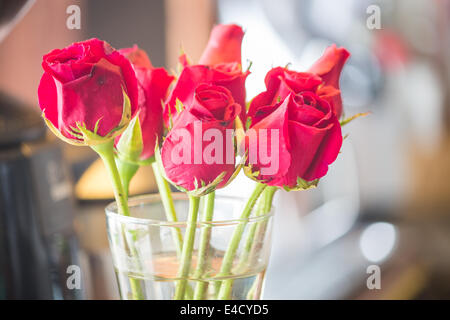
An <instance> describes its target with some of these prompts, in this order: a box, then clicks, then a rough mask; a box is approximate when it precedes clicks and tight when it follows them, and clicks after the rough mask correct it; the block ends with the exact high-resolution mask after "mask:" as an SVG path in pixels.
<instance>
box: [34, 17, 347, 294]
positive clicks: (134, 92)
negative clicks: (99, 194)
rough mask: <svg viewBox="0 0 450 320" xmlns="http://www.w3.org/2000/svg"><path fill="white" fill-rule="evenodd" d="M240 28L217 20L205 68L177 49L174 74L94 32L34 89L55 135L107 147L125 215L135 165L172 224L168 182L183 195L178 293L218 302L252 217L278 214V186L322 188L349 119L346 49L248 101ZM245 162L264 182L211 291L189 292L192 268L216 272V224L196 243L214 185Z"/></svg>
mask: <svg viewBox="0 0 450 320" xmlns="http://www.w3.org/2000/svg"><path fill="white" fill-rule="evenodd" d="M243 36H244V33H243V30H242V28H241V27H239V26H237V25H218V26H216V27H215V28H214V29H213V31H212V33H211V37H210V40H209V42H208V45H207V47H206V49H205V51H204V52H203V55H202V56H201V58H200V60H199V62H198V64H192V63H190V62H188V59H187V57H186V55H185V54H183V55H181V56H180V61H179V63H180V66H181V72H180V73H179V74H178V75H176V76H175V75H170V74H169V73H168V72H167V71H166V70H164V69H163V68H155V67H154V66H153V65H152V63H151V62H150V59H149V58H148V56H147V54H146V53H145V52H144V51H143V50H141V49H139V48H138V47H137V46H134V47H132V48H126V49H120V50H115V49H114V48H112V47H111V46H110V45H109V44H108V43H106V42H104V41H101V40H98V39H91V40H87V41H83V42H79V43H74V44H72V45H70V46H69V47H67V48H64V49H61V50H60V49H56V50H53V51H52V52H50V53H48V54H46V55H45V56H44V57H43V63H42V67H43V69H44V74H43V76H42V79H41V82H40V85H39V90H38V94H39V104H40V107H41V109H42V116H43V118H44V120H45V122H46V124H47V125H48V127H49V128H50V129H51V131H52V132H53V133H55V134H56V135H57V136H58V137H59V138H61V139H62V140H64V141H66V142H67V143H70V144H73V145H77V146H89V147H91V148H92V149H93V150H95V151H96V152H97V153H98V154H99V156H100V157H101V158H102V160H103V161H104V164H105V166H106V168H107V170H108V173H109V175H110V178H111V183H112V187H113V190H114V195H115V200H116V204H117V209H118V213H120V214H121V215H124V216H130V209H129V205H128V203H129V202H128V187H129V183H130V180H131V179H132V178H133V176H134V175H135V174H136V172H137V169H138V168H139V166H144V165H150V164H151V165H152V167H153V170H154V173H155V177H156V181H157V184H158V188H159V192H160V197H161V202H162V204H163V206H164V210H165V214H166V218H167V221H169V222H177V221H178V215H177V212H176V210H175V206H174V203H173V195H172V192H171V189H170V187H169V184H168V183H170V184H172V185H173V186H175V187H176V188H177V189H178V190H180V191H181V192H183V193H186V194H187V196H188V199H189V214H188V216H187V219H186V221H185V222H184V223H185V231H184V234H183V233H182V232H181V228H175V229H173V230H174V231H175V232H173V239H174V242H175V243H176V246H177V274H176V284H175V286H174V291H173V292H172V293H171V294H172V297H173V298H175V299H184V298H195V299H205V298H206V297H207V294H208V292H210V291H213V293H212V298H217V299H229V298H232V290H233V283H234V280H233V279H229V278H227V276H229V275H231V274H233V272H234V271H233V270H234V269H233V268H235V267H236V264H238V265H239V266H242V265H245V264H247V265H249V264H251V263H252V262H251V256H252V254H253V253H252V250H255V243H256V242H257V237H258V235H260V234H261V232H265V230H266V229H267V225H264V223H262V222H261V223H256V224H253V225H252V226H251V227H250V228H247V229H246V226H247V224H248V221H249V219H250V218H251V217H258V216H264V215H265V214H267V213H269V212H270V211H271V206H272V200H273V196H274V194H275V192H276V191H277V190H278V189H284V190H287V191H291V190H306V189H309V188H311V187H314V186H316V185H317V184H318V182H319V180H320V178H322V177H323V176H324V175H325V174H326V173H327V171H328V166H329V165H330V164H332V163H333V162H334V161H335V160H336V158H337V156H338V154H339V151H340V149H341V145H342V142H343V137H342V132H341V126H342V125H344V124H345V123H347V122H348V121H349V119H347V120H342V119H341V116H342V99H341V94H340V89H339V77H340V73H341V70H342V68H343V66H344V64H345V62H346V60H347V59H348V57H349V53H348V51H347V50H346V49H344V48H337V47H336V46H335V45H333V46H331V47H329V48H327V49H326V50H325V52H324V54H323V56H322V57H321V58H320V59H319V60H317V61H316V62H315V63H314V64H313V65H312V66H311V67H310V68H309V69H308V70H307V71H305V72H297V71H293V70H289V69H288V68H287V67H276V68H273V69H271V70H270V71H269V72H268V73H267V75H266V78H265V85H266V90H265V91H264V92H261V93H260V94H259V95H257V96H256V97H255V98H253V99H252V100H251V101H250V102H249V103H247V102H246V91H245V81H246V78H247V76H248V75H249V74H250V71H249V70H246V71H245V70H243V69H242V64H241V42H242V38H243ZM340 120H341V121H340ZM241 169H243V171H244V172H245V174H246V175H247V176H248V177H249V178H250V179H252V180H254V181H256V183H255V189H254V191H253V192H252V194H251V196H250V197H249V199H248V200H247V201H246V203H245V206H243V208H242V213H241V216H240V218H239V223H238V224H237V225H236V227H235V228H234V229H233V232H232V234H231V236H230V238H229V241H228V244H227V247H226V249H225V250H224V251H223V254H222V255H221V258H220V263H219V264H218V266H217V270H218V272H216V274H215V275H213V278H214V277H215V278H214V279H216V280H215V282H214V285H211V286H210V287H213V288H210V290H209V291H208V288H206V287H207V285H208V282H207V281H199V282H198V283H197V285H196V286H195V288H193V287H191V285H190V283H189V281H190V279H193V277H194V276H193V275H195V277H196V279H197V280H198V279H200V280H201V279H203V280H204V279H206V278H207V277H208V276H209V277H210V278H208V279H211V275H207V272H206V269H207V268H206V265H207V263H208V262H207V259H206V258H205V257H207V254H208V250H209V249H210V248H208V241H209V239H210V236H211V234H210V232H211V230H208V229H207V228H205V229H204V230H201V233H202V234H201V235H200V238H199V240H198V246H197V249H195V246H194V242H195V237H196V231H197V228H198V224H199V222H201V223H208V222H211V221H213V220H214V203H215V190H216V189H219V188H224V187H226V186H227V185H228V184H229V183H230V182H231V180H233V178H234V177H236V175H237V174H238V173H239V171H240V170H241ZM200 199H203V200H202V201H203V207H204V213H203V215H202V217H201V220H199V218H198V216H199V214H198V212H199V203H200ZM131 215H132V214H131ZM124 232H125V231H124ZM208 232H209V233H208ZM244 233H245V239H244ZM125 237H127V236H126V235H125ZM136 237H137V236H136V234H134V235H133V236H132V237H131V240H130V237H128V238H127V239H128V240H129V241H128V249H129V252H134V251H136V250H135V249H133V248H135V247H136V246H137V245H138V244H137V240H136ZM256 247H257V246H256ZM238 250H239V259H237V251H238ZM194 251H196V253H195V256H196V261H195V263H193V252H194ZM236 260H239V261H237V262H236ZM194 265H195V268H193V266H194ZM129 280H130V290H131V298H134V299H143V298H145V297H146V295H145V290H144V288H143V287H142V283H140V282H139V281H136V279H133V278H132V277H130V279H129ZM253 289H254V288H253ZM251 294H252V291H251V289H250V290H249V292H247V297H250V298H252V297H253V298H255V296H251Z"/></svg>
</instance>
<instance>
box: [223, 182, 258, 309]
mask: <svg viewBox="0 0 450 320" xmlns="http://www.w3.org/2000/svg"><path fill="white" fill-rule="evenodd" d="M265 188H266V185H265V184H261V183H258V184H257V185H256V187H255V189H254V190H253V193H252V195H251V196H250V198H249V199H248V201H247V204H246V205H245V208H244V211H242V214H241V217H240V219H241V220H242V221H241V222H240V223H239V224H238V225H237V227H236V228H235V229H234V232H233V235H232V236H231V241H230V243H229V244H228V248H227V250H226V252H225V255H224V257H223V260H222V266H221V268H220V272H219V275H220V276H221V277H224V276H228V275H229V274H230V272H231V268H232V266H233V260H234V257H235V255H236V251H237V249H238V247H239V243H240V241H241V238H242V234H243V233H244V230H245V226H246V225H247V219H248V217H249V216H250V214H251V212H252V209H253V207H254V206H255V203H256V201H257V200H258V198H259V196H260V195H261V193H262V192H263V191H264V189H265ZM232 285H233V281H232V280H224V281H222V284H221V285H220V290H219V294H218V296H217V298H218V299H219V300H226V299H229V297H230V295H231V287H232Z"/></svg>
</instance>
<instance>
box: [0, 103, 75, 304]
mask: <svg viewBox="0 0 450 320" xmlns="http://www.w3.org/2000/svg"><path fill="white" fill-rule="evenodd" d="M0 137H1V138H0V185H1V189H0V298H6V299H77V298H81V293H82V292H81V290H68V289H67V285H66V279H67V277H68V276H69V274H67V273H66V271H67V267H68V266H69V265H77V264H78V258H77V255H78V244H77V240H76V238H75V233H74V230H73V199H72V185H71V183H70V179H69V175H68V171H67V170H66V168H65V167H64V166H63V161H62V153H61V150H60V147H59V145H58V144H57V143H56V142H55V141H49V140H48V139H45V127H44V125H43V122H42V120H41V119H40V116H39V114H38V113H37V112H33V111H32V110H31V109H30V108H27V107H24V106H22V105H20V104H19V103H17V102H16V101H14V100H12V99H11V98H8V97H6V96H5V95H2V94H0Z"/></svg>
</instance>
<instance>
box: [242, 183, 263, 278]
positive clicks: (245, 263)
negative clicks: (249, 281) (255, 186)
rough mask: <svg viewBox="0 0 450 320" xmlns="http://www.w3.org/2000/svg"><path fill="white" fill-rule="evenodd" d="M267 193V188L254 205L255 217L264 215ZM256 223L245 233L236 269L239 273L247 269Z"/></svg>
mask: <svg viewBox="0 0 450 320" xmlns="http://www.w3.org/2000/svg"><path fill="white" fill-rule="evenodd" d="M266 191H267V188H266V189H265V190H264V192H263V194H262V195H261V197H260V198H259V199H258V204H257V205H256V210H255V215H254V216H255V217H259V216H261V215H263V214H264V195H265V193H266ZM257 225H258V224H257V223H253V224H252V225H251V226H250V229H249V231H248V233H247V236H246V238H245V241H244V243H245V244H244V248H243V250H242V254H241V256H240V258H239V260H240V262H239V264H238V267H237V269H238V270H240V271H243V270H244V269H245V268H247V267H248V265H249V260H248V257H249V256H250V250H251V248H252V245H253V238H254V236H255V233H256V227H257Z"/></svg>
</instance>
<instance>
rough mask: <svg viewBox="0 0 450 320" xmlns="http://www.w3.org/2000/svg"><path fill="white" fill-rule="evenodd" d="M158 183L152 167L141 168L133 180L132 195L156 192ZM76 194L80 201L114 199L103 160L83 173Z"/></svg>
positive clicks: (94, 163)
mask: <svg viewBox="0 0 450 320" xmlns="http://www.w3.org/2000/svg"><path fill="white" fill-rule="evenodd" d="M156 190H157V187H156V182H155V177H154V176H153V170H152V168H151V166H144V167H140V168H139V170H138V172H137V173H136V176H135V177H134V178H133V180H131V184H130V195H135V194H142V193H150V192H156ZM75 194H76V196H77V198H78V199H80V200H102V199H113V198H114V195H113V189H112V187H111V182H110V180H109V176H108V173H107V172H106V169H105V166H104V165H103V162H102V161H101V159H97V160H95V161H94V162H93V163H92V164H91V165H90V167H89V168H88V169H87V170H86V171H85V172H84V173H83V175H82V176H81V178H80V180H78V182H77V184H76V186H75Z"/></svg>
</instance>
